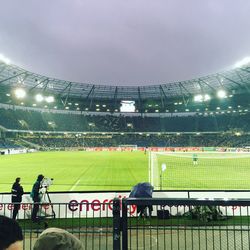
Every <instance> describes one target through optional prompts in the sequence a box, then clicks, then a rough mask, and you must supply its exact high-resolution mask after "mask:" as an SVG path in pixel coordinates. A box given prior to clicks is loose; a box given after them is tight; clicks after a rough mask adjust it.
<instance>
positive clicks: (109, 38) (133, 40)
mask: <svg viewBox="0 0 250 250" xmlns="http://www.w3.org/2000/svg"><path fill="white" fill-rule="evenodd" d="M249 13H250V1H249V0H237V1H236V0H151V1H149V0H41V1H34V0H22V1H20V0H6V1H2V2H1V8H0V54H4V55H5V56H7V57H8V58H10V60H11V62H12V63H13V64H16V65H18V66H20V67H23V68H25V69H27V70H30V71H32V72H36V73H40V74H43V75H47V76H51V77H56V78H60V79H64V80H71V81H80V82H88V83H96V84H110V85H119V84H121V85H124V84H125V85H133V84H134V85H148V84H158V83H167V82H171V81H179V80H187V79H191V78H195V77H197V76H203V75H207V74H210V73H215V72H218V71H221V70H224V69H227V68H229V67H230V66H232V65H233V64H234V63H235V62H236V61H238V60H241V59H242V58H244V57H246V56H250V14H249Z"/></svg>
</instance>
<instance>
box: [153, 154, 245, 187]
mask: <svg viewBox="0 0 250 250" xmlns="http://www.w3.org/2000/svg"><path fill="white" fill-rule="evenodd" d="M157 158H158V175H157V176H156V177H155V182H156V183H158V185H159V182H160V178H159V173H160V172H161V165H162V163H165V164H166V166H167V169H166V171H165V172H163V175H162V176H163V177H162V184H163V185H162V186H163V189H210V190H211V189H220V190H223V189H225V190H230V189H250V154H244V153H242V154H241V153H237V154H235V153H232V154H231V153H229V154H228V153H226V154H225V153H220V154H218V153H198V164H197V165H194V164H193V160H192V153H185V154H174V155H167V156H166V155H159V156H158V157H157Z"/></svg>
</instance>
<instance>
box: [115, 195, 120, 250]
mask: <svg viewBox="0 0 250 250" xmlns="http://www.w3.org/2000/svg"><path fill="white" fill-rule="evenodd" d="M120 223H121V216H120V200H119V199H118V198H115V199H114V200H113V250H120V249H121V229H120Z"/></svg>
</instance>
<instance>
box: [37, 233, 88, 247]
mask: <svg viewBox="0 0 250 250" xmlns="http://www.w3.org/2000/svg"><path fill="white" fill-rule="evenodd" d="M81 249H84V247H83V244H82V242H81V241H80V240H79V239H77V238H76V237H75V236H74V235H73V234H71V233H69V232H67V231H65V230H63V229H60V228H48V229H46V230H44V231H43V232H42V233H41V235H40V236H39V238H38V239H37V241H36V243H35V245H34V248H33V250H81Z"/></svg>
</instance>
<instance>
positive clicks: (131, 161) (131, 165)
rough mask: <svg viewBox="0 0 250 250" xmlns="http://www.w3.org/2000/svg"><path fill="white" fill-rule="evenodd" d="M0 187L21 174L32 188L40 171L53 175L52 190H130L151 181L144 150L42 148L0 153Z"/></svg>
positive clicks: (25, 184)
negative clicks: (30, 152)
mask: <svg viewBox="0 0 250 250" xmlns="http://www.w3.org/2000/svg"><path fill="white" fill-rule="evenodd" d="M0 168H1V175H0V190H1V192H9V191H10V189H11V184H12V183H13V182H14V179H15V178H16V177H18V176H20V177H21V178H22V185H23V187H24V190H25V191H30V190H31V187H32V184H33V183H34V182H35V180H36V178H37V175H38V174H40V173H42V174H43V175H45V176H47V177H51V178H54V184H53V185H52V186H51V188H50V191H70V190H72V191H86V190H130V189H131V187H132V186H133V185H135V184H136V183H138V182H145V181H148V157H147V155H144V153H143V152H39V153H32V154H19V155H6V156H1V157H0Z"/></svg>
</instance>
